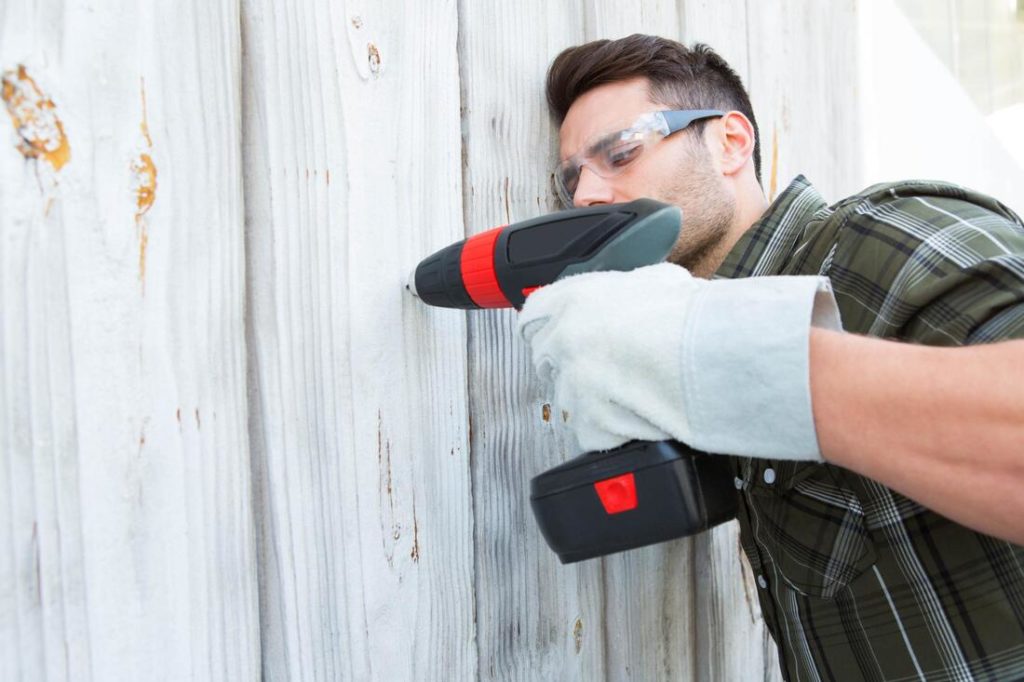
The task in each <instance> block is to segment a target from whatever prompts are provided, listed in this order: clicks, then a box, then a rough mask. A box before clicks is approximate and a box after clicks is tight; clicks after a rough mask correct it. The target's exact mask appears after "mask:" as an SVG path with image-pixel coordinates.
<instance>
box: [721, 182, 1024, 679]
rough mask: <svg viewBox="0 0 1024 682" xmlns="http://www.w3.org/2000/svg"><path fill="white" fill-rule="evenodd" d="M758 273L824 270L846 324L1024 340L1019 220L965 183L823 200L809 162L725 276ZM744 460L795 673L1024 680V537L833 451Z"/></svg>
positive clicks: (935, 335) (785, 657) (901, 186)
mask: <svg viewBox="0 0 1024 682" xmlns="http://www.w3.org/2000/svg"><path fill="white" fill-rule="evenodd" d="M762 275H826V276H828V277H829V278H830V280H831V282H832V287H833V289H834V291H835V295H836V300H837V301H838V303H839V310H840V312H841V314H842V319H843V327H844V329H846V330H847V331H851V332H856V333H860V334H869V335H872V336H881V337H889V338H895V339H901V340H904V341H912V342H917V343H925V344H931V345H941V346H955V345H962V344H973V343H983V342H987V341H995V340H997V339H1010V338H1022V337H1024V226H1022V224H1021V221H1020V219H1019V218H1018V217H1017V216H1016V215H1014V214H1013V212H1011V211H1010V210H1009V209H1007V208H1006V207H1005V206H1003V205H1002V204H1000V203H999V202H997V201H995V200H993V199H991V198H989V197H985V196H982V195H980V194H976V193H973V192H971V191H968V190H966V189H964V188H962V187H957V186H954V185H948V184H940V183H932V182H904V183H898V184H885V185H875V186H874V187H870V188H868V189H867V190H865V191H864V192H862V193H860V194H857V195H855V196H853V197H850V198H848V199H845V200H843V201H841V202H839V203H837V204H835V205H833V206H827V205H826V203H825V201H824V200H822V198H821V196H820V195H819V194H818V193H817V191H815V189H814V188H813V187H812V186H811V185H810V184H809V183H808V182H807V181H806V180H805V179H804V178H803V177H798V178H797V179H796V180H794V181H793V183H792V184H791V185H790V186H789V187H788V188H787V189H786V190H785V191H784V192H783V193H782V194H781V195H780V196H779V197H778V199H776V201H775V202H774V203H773V204H772V206H771V207H770V208H769V209H768V211H767V212H766V213H765V214H764V216H762V218H761V220H760V221H758V222H757V223H755V224H754V225H753V226H752V227H751V229H750V230H749V231H748V232H747V233H746V234H745V235H744V236H743V238H742V239H741V240H740V241H739V242H738V243H737V244H736V246H735V247H734V248H733V249H732V250H731V251H730V253H729V255H728V257H727V258H726V260H725V262H724V263H723V265H722V267H721V268H719V270H718V273H717V275H716V276H717V277H757V276H762ZM1022 450H1024V448H1022ZM893 456H899V453H893ZM732 463H733V466H734V473H735V475H736V486H737V488H738V489H740V490H741V491H742V494H741V495H740V498H741V503H740V510H739V514H738V516H739V522H740V533H741V540H742V545H743V550H744V553H745V554H746V555H747V557H748V558H749V560H750V564H751V567H752V568H753V571H754V574H755V575H756V576H757V584H758V586H759V590H758V592H759V598H760V602H761V608H762V612H763V614H764V618H765V621H766V623H767V626H768V629H769V630H770V631H771V633H772V635H773V636H774V638H775V641H776V643H777V644H778V649H779V661H780V664H781V666H782V672H783V675H784V676H785V677H786V679H789V680H861V679H863V680H929V682H933V681H937V680H1016V679H1024V547H1020V546H1017V545H1013V544H1011V543H1008V542H1005V541H1001V540H997V539H995V538H992V537H989V536H986V535H982V534H980V533H976V532H974V531H971V530H968V529H967V528H965V527H963V526H961V525H958V524H956V523H954V522H952V521H950V520H948V519H946V518H944V517H942V516H939V515H938V514H936V513H934V512H932V511H930V510H928V509H926V508H924V507H922V506H921V505H919V504H917V503H916V502H914V501H912V500H910V499H908V498H906V497H903V496H902V495H900V494H899V493H896V492H895V491H893V490H890V489H889V488H886V487H885V486H883V485H880V484H879V483H876V482H875V481H872V480H870V479H867V478H864V477H862V476H858V475H856V474H854V473H853V472H850V471H847V470H845V469H842V468H840V467H837V466H832V465H830V464H817V463H808V462H783V461H773V460H763V459H749V458H732ZM1021 494H1024V492H1022V493H1021ZM1022 523H1024V520H1022Z"/></svg>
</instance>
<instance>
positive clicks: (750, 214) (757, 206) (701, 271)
mask: <svg viewBox="0 0 1024 682" xmlns="http://www.w3.org/2000/svg"><path fill="white" fill-rule="evenodd" d="M769 206H770V204H769V203H768V199H767V198H765V196H764V191H762V190H761V187H760V185H759V186H758V187H757V191H756V192H754V191H751V192H750V193H749V196H747V197H744V198H741V200H740V201H737V207H736V216H735V218H734V219H733V221H732V225H731V226H730V227H729V231H728V232H727V233H726V235H725V237H724V238H723V239H722V240H721V241H719V242H718V243H717V244H715V246H714V247H713V248H712V249H711V250H710V251H709V252H708V254H707V257H706V258H704V259H702V260H701V262H700V264H698V265H695V266H694V267H693V268H692V269H691V274H692V275H693V276H694V277H702V278H704V279H710V278H711V276H712V275H714V274H715V272H716V271H717V270H718V268H719V267H720V266H721V265H722V263H724V262H725V257H726V256H728V255H729V252H730V251H732V248H733V247H734V246H736V243H737V242H738V241H739V240H740V239H742V237H743V235H745V234H746V233H747V231H748V230H749V229H750V228H751V227H753V226H754V223H756V222H757V221H758V220H760V219H761V216H763V215H764V214H765V211H767V210H768V207H769Z"/></svg>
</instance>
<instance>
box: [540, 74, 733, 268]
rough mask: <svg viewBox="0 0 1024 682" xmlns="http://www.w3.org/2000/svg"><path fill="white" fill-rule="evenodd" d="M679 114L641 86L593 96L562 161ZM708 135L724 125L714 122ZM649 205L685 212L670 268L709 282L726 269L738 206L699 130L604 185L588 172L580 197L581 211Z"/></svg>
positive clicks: (562, 134)
mask: <svg viewBox="0 0 1024 682" xmlns="http://www.w3.org/2000/svg"><path fill="white" fill-rule="evenodd" d="M671 108H672V107H668V106H664V105H660V104H656V103H654V102H652V101H651V99H650V96H649V94H648V83H647V80H646V79H644V78H637V79H633V80H628V81H620V82H617V83H609V84H606V85H602V86H599V87H597V88H594V89H593V90H589V91H587V92H586V93H584V94H583V95H581V96H580V97H579V98H577V99H576V101H575V102H573V104H572V106H571V107H570V108H569V111H568V113H567V114H566V116H565V120H564V121H563V122H562V127H561V129H560V131H559V141H560V144H559V159H560V160H561V159H566V158H568V157H569V156H571V155H573V154H577V153H579V152H581V151H583V150H585V149H586V148H587V147H588V145H589V144H591V143H592V142H593V141H594V140H596V139H599V138H600V137H602V136H604V135H608V134H610V133H614V132H617V131H619V130H623V129H625V128H629V127H630V125H632V124H633V122H634V121H636V119H637V118H638V117H640V116H641V115H643V114H646V113H648V112H651V111H661V110H667V109H671ZM707 125H708V126H709V127H710V126H713V125H717V120H711V121H709V122H708V124H707ZM640 197H650V198H652V199H657V200H659V201H663V202H665V203H669V204H675V205H676V206H679V207H680V208H681V209H682V211H683V226H682V229H681V230H680V235H679V240H678V241H677V242H676V245H675V246H674V247H673V249H672V253H671V254H670V255H669V260H671V261H673V262H675V263H678V264H680V265H683V266H684V267H686V268H688V269H690V270H691V271H693V272H694V273H695V274H698V275H703V276H708V275H710V274H711V273H712V272H713V271H714V269H715V268H716V267H717V265H718V262H719V261H720V258H719V256H720V255H721V254H718V253H717V251H719V250H720V249H716V247H719V246H720V243H721V242H722V240H723V239H724V238H725V236H726V235H727V234H728V232H729V228H730V225H731V223H732V220H733V217H734V215H735V212H736V199H735V197H734V196H733V194H732V192H731V190H730V188H729V186H728V185H727V183H726V182H725V181H724V178H723V176H722V174H721V172H719V170H718V169H717V167H716V160H715V155H714V154H713V153H712V152H711V151H709V149H708V146H707V145H706V144H705V142H704V139H703V138H701V137H700V136H698V134H697V133H696V132H695V131H694V130H693V129H686V130H682V131H679V132H677V133H674V134H673V135H670V136H669V137H667V138H665V139H664V140H662V141H661V142H658V143H657V144H655V145H653V146H652V147H650V148H647V149H645V151H644V152H643V154H641V155H640V156H639V157H637V158H636V159H635V160H634V161H632V162H631V163H630V164H629V165H628V166H626V167H624V169H623V170H622V172H621V173H619V174H618V175H615V176H613V177H608V178H603V177H601V176H599V175H598V174H597V173H595V172H594V171H593V170H592V169H591V168H589V167H587V166H586V165H585V166H584V167H583V168H582V169H581V171H580V178H579V184H578V185H577V187H576V193H575V195H574V196H573V203H574V205H575V206H577V207H583V206H595V205H599V204H610V203H619V202H624V201H631V200H633V199H637V198H640Z"/></svg>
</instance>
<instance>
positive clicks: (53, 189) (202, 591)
mask: <svg viewBox="0 0 1024 682" xmlns="http://www.w3.org/2000/svg"><path fill="white" fill-rule="evenodd" d="M0 31H2V34H0V70H2V71H3V72H4V78H5V80H6V82H7V86H6V87H5V90H4V99H5V104H6V106H7V107H8V108H9V113H14V114H15V116H14V118H16V119H19V120H20V122H21V125H20V126H18V125H12V123H13V122H14V121H13V120H12V118H11V117H10V116H8V115H7V114H4V115H3V116H2V118H3V125H2V129H0V272H2V280H0V282H2V283H0V306H2V308H0V309H2V318H0V320H2V321H0V385H2V390H0V448H2V450H0V497H2V498H3V500H4V502H3V504H0V510H2V511H0V678H3V679H5V680H18V679H22V680H41V679H51V680H61V679H76V680H81V679H95V680H121V679H123V680H138V679H151V680H181V679H246V678H253V677H254V676H255V675H256V674H258V670H259V655H260V654H259V631H258V624H259V622H258V615H257V595H256V581H255V542H254V533H253V525H252V509H251V504H250V479H249V457H248V443H247V440H248V439H247V435H246V420H247V411H246V398H245V343H244V335H243V329H244V327H243V313H244V308H243V304H244V298H243V296H244V289H243V284H244V281H243V269H242V268H243V255H244V251H243V224H242V217H243V216H242V193H241V190H242V177H241V167H240V158H239V151H240V139H241V138H240V125H239V124H240V106H241V102H240V97H239V60H238V55H239V49H238V48H239V41H238V6H237V4H236V3H234V2H181V3H173V4H170V3H164V4H162V5H158V6H149V5H139V4H137V3H132V2H107V3H104V4H98V5H97V4H93V3H86V2H79V1H72V0H69V1H68V2H58V1H56V0H54V1H50V2H44V3H34V4H32V3H6V4H3V5H0ZM19 64H20V65H22V66H23V67H24V68H23V69H19V68H18V65H19ZM29 79H31V81H29ZM49 103H52V107H51V104H49ZM10 109H13V112H12V111H10ZM33 121H34V123H33ZM40 121H43V123H42V125H39V123H40ZM58 122H59V125H58ZM61 130H62V131H63V136H64V137H65V138H66V148H65V149H64V151H63V152H58V151H57V150H58V149H60V148H61V147H62V146H64V145H63V143H62V142H61V141H60V137H61ZM44 150H45V151H44ZM147 159H148V161H147ZM150 161H151V162H152V165H150ZM153 168H155V169H156V174H155V176H154V175H153V172H152V169H153ZM153 192H155V194H153Z"/></svg>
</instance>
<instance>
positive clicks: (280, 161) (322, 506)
mask: <svg viewBox="0 0 1024 682" xmlns="http://www.w3.org/2000/svg"><path fill="white" fill-rule="evenodd" d="M876 11H880V12H882V11H885V10H884V9H883V10H878V9H877V8H876V7H875V6H874V5H872V4H871V3H870V2H869V3H853V2H852V1H846V2H842V3H828V4H825V3H818V2H813V0H779V1H777V2H772V3H752V2H749V1H747V2H744V1H743V0H728V1H721V2H720V1H717V0H716V1H712V0H685V1H682V0H680V1H679V2H672V1H669V0H664V1H658V2H651V1H649V0H629V1H627V2H612V1H611V0H565V1H564V2H556V3H545V2H541V0H529V1H528V2H522V3H499V2H493V3H492V2H488V3H477V2H462V3H457V2H454V1H452V0H448V1H446V2H443V1H440V0H438V1H432V2H423V3H403V2H399V1H398V0H388V1H387V2H383V3H381V2H374V3H370V2H345V3H338V2H327V0H313V1H311V2H308V3H298V4H294V3H279V2H273V1H272V0H242V1H241V3H240V4H239V3H238V2H228V1H220V2H213V3H193V4H188V3H185V4H181V3H163V4H158V5H157V6H151V5H145V4H144V5H143V6H140V7H137V6H136V5H134V4H132V3H128V2H126V1H125V0H121V1H120V2H114V1H113V0H112V1H111V2H107V3H100V4H95V3H94V4H89V3H86V2H84V0H67V1H66V2H58V1H57V0H50V1H48V2H45V3H42V4H41V5H38V6H35V5H33V6H28V4H27V3H7V4H4V5H0V19H2V20H3V21H2V24H0V71H3V72H4V73H5V77H6V78H7V80H8V81H9V82H10V83H11V84H12V85H11V88H12V89H11V91H10V93H7V94H5V99H12V100H13V99H17V98H15V95H18V97H20V99H18V103H17V104H16V105H12V108H13V113H14V115H15V118H18V117H19V116H20V117H21V119H22V123H24V122H25V120H27V119H26V117H27V116H28V117H30V114H31V111H33V110H32V109H31V106H30V105H31V104H32V103H33V102H36V103H38V101H40V98H41V96H40V97H35V95H33V93H35V92H37V91H38V92H39V93H43V95H45V96H48V97H49V98H51V99H52V101H53V103H54V108H53V109H45V107H44V108H43V109H40V108H39V107H37V108H36V110H35V111H36V114H37V115H36V118H35V119H34V120H33V121H32V122H31V125H22V126H21V129H19V130H16V128H15V126H10V125H7V120H8V118H9V117H8V118H3V120H2V121H0V131H2V132H0V306H2V307H0V311H2V316H0V379H2V386H0V448H2V450H0V495H2V496H4V497H5V498H6V504H2V505H0V548H2V549H0V678H2V679H5V680H6V679H27V680H28V679H31V680H35V679H66V678H74V679H101V680H108V679H143V678H144V679H169V680H171V679H173V680H177V679H231V680H236V679H238V680H242V679H256V678H259V677H261V676H262V677H264V678H266V679H269V680H292V679H294V680H320V679H323V680H332V679H346V680H349V679H351V680H369V679H374V680H389V681H390V680H412V679H416V680H419V679H444V680H448V679H459V680H463V679H486V680H548V679H551V680H556V679H557V680H601V679H604V680H630V679H632V680H676V679H680V680H740V679H742V680H746V679H778V672H777V669H776V665H777V664H776V654H775V649H774V645H773V643H772V642H771V640H770V638H769V637H768V636H767V633H766V632H765V629H764V626H763V622H762V620H761V616H760V609H759V607H758V604H757V594H756V593H757V590H756V587H755V586H754V582H753V577H752V576H751V575H750V572H749V570H748V569H747V567H746V564H745V561H743V560H742V559H741V553H740V550H739V547H738V542H737V529H736V525H735V524H728V525H726V526H723V527H720V528H718V529H716V530H715V531H713V532H712V533H709V534H705V535H703V536H700V537H697V538H694V539H691V540H680V541H676V542H671V543H665V544H663V545H660V546H656V547H649V548H644V549H641V550H637V551H634V552H629V553H625V554H620V555H616V556H612V557H608V558H606V559H603V560H596V561H589V562H584V563H582V564H575V565H571V566H562V565H561V564H559V563H558V561H557V559H556V558H555V556H554V555H553V554H552V553H551V552H550V551H549V550H548V549H547V547H546V545H545V544H544V542H543V540H542V539H541V537H540V535H539V533H538V531H537V529H536V527H535V525H534V522H533V518H532V515H531V513H530V511H529V506H528V483H529V479H530V478H531V477H532V476H534V475H536V474H537V473H539V472H540V471H542V470H544V469H546V468H548V467H550V466H553V465H555V464H557V463H559V462H561V461H563V460H564V459H566V458H567V457H569V456H572V455H574V454H576V453H575V451H574V446H573V444H572V440H571V438H570V437H569V434H568V432H567V430H566V428H565V426H564V424H563V420H562V417H561V415H560V413H559V410H558V408H557V406H556V407H555V408H553V409H549V410H546V409H545V405H546V404H547V397H546V395H545V390H546V389H545V387H543V386H539V385H538V384H537V383H536V382H535V381H534V379H533V377H532V373H531V371H530V369H529V363H528V358H527V357H526V354H525V348H524V347H523V346H522V344H521V342H520V341H519V340H518V338H517V336H516V334H515V324H514V322H515V320H514V315H513V314H512V313H510V312H493V311H492V312H481V313H472V314H469V315H466V314H464V313H460V312H455V311H445V310H435V309H428V308H426V307H424V306H422V305H421V304H419V303H418V302H416V301H415V300H413V299H412V298H411V297H410V296H408V295H407V294H406V293H405V291H404V289H403V284H404V282H405V278H406V276H407V274H408V272H409V270H410V269H411V268H412V267H413V266H414V265H415V263H416V262H417V261H418V260H419V259H420V258H422V257H423V256H425V255H427V254H429V253H431V252H432V251H434V250H436V249H438V248H440V247H443V246H446V245H447V244H449V243H451V242H453V241H456V240H458V239H461V238H462V237H464V236H466V235H467V234H473V233H476V232H479V231H481V230H484V229H487V228H489V227H492V226H494V225H498V224H503V223H506V222H509V221H514V220H520V219H525V218H528V217H532V216H535V215H537V214H539V213H542V212H545V211H547V210H550V209H553V208H555V204H554V200H553V197H552V196H551V195H550V187H549V184H548V183H549V172H550V168H551V167H552V165H553V162H554V160H555V152H554V150H555V141H554V132H555V131H554V130H553V129H552V127H551V125H550V122H549V121H548V117H547V112H546V109H545V106H544V99H543V75H544V73H545V71H546V68H547V65H548V63H549V62H550V60H551V59H552V58H553V57H554V55H555V54H557V52H558V51H559V50H561V49H562V48H564V47H566V46H569V45H573V44H578V43H581V42H584V41H586V40H589V39H593V38H598V37H619V36H623V35H626V34H629V33H632V32H634V31H642V32H651V33H660V34H662V35H666V36H669V37H676V38H679V37H682V38H683V39H684V40H685V41H686V42H694V41H705V42H708V43H710V44H711V45H712V46H713V47H715V48H716V49H717V50H718V51H719V52H720V53H721V54H723V55H724V56H725V57H726V59H728V60H729V61H730V62H731V63H732V64H733V65H734V67H736V69H737V71H738V72H739V73H740V75H741V76H742V77H743V79H744V81H745V82H746V83H747V85H748V87H749V89H750V92H751V96H752V99H753V101H754V108H755V111H756V113H757V116H758V122H759V124H760V127H761V131H762V138H763V145H762V147H763V164H762V168H763V171H764V175H763V177H764V183H765V186H766V189H767V190H768V191H769V193H771V194H773V195H774V194H777V193H778V192H779V191H781V190H782V189H783V188H784V187H785V184H786V183H787V182H788V181H789V180H790V179H791V178H792V176H793V175H795V174H796V173H801V172H802V173H806V174H807V175H808V177H809V178H810V179H811V180H812V181H813V182H815V183H816V184H817V185H818V186H819V188H820V189H821V190H822V191H823V192H824V193H825V195H826V196H827V197H828V198H832V199H838V198H840V197H841V196H843V195H844V194H846V193H848V192H852V191H855V190H857V189H859V188H860V187H862V186H863V185H865V184H867V182H868V181H874V180H876V179H883V178H878V177H875V178H872V177H868V176H870V174H871V173H877V172H881V171H885V170H887V169H888V170H889V171H891V172H892V173H897V172H898V173H902V172H903V169H904V167H903V166H899V165H897V164H896V163H895V160H894V159H896V157H894V156H883V155H882V154H881V153H880V150H881V151H885V150H895V149H898V148H899V147H898V145H895V144H893V143H892V140H889V139H888V138H886V137H885V136H884V135H885V134H887V133H888V130H883V131H882V132H881V133H879V130H880V128H882V127H884V126H881V124H880V123H878V121H879V120H881V119H880V118H879V117H880V116H882V114H881V113H880V112H879V111H878V110H877V109H874V108H872V107H871V104H870V102H867V103H865V105H864V106H863V107H861V106H860V105H858V97H860V96H861V93H863V92H868V90H865V88H867V87H868V85H870V86H871V87H876V88H880V87H882V86H881V85H879V83H880V82H881V81H880V79H879V68H878V67H877V63H876V62H874V61H871V60H873V59H876V58H877V57H876V56H874V55H875V54H876V53H879V52H880V45H879V43H878V42H870V41H878V40H881V38H879V37H878V36H879V35H881V34H877V35H876V34H872V33H868V32H858V31H857V30H854V27H856V26H857V25H858V23H857V22H858V19H859V20H861V21H863V20H864V19H865V17H868V16H869V13H870V12H876ZM860 25H861V26H862V27H863V26H864V24H863V23H862V24H860ZM886 26H888V23H886ZM857 40H861V41H862V43H861V45H862V46H863V45H865V44H870V45H871V46H872V47H871V48H870V50H869V51H871V54H869V55H867V56H866V57H865V56H864V53H863V50H861V52H860V54H861V58H862V61H861V62H858V58H857V54H858V45H857V43H856V41H857ZM864 41H867V42H864ZM864 59H867V61H863V60H864ZM915 59H916V57H915ZM916 63H917V62H915V64H916ZM18 64H23V65H24V66H25V71H24V74H25V75H26V77H27V78H31V79H33V80H32V82H31V83H30V82H29V81H28V80H26V78H23V77H22V76H21V72H19V71H18V68H17V65H18ZM922 64H923V62H922ZM858 65H860V68H859V66H858ZM872 65H874V66H872ZM915 68H916V67H915ZM920 68H922V69H924V68H925V66H923V65H922V66H921V67H920ZM865 74H872V75H871V80H870V81H869V80H866V78H867V76H866V75H865ZM11 93H13V94H11ZM19 93H20V94H19ZM33 97H35V99H34V100H33ZM950 97H951V98H953V99H955V97H956V96H955V95H950ZM144 98H145V99H144ZM144 102H145V104H144ZM901 102H902V103H901V104H900V106H906V107H910V106H911V105H912V104H913V102H910V101H909V100H907V101H902V100H901ZM25 107H28V108H25ZM865 110H867V113H868V115H865ZM872 117H874V118H872ZM58 120H59V121H60V122H61V125H62V126H63V131H64V133H65V134H66V137H67V141H68V149H69V150H70V151H69V154H70V156H69V157H68V158H67V159H66V160H65V159H64V150H63V147H62V145H61V143H60V129H59V128H58V127H57V125H56V121H58ZM958 120H959V119H958ZM865 121H868V127H867V128H865V127H864V125H865ZM872 121H874V123H872ZM963 121H964V123H963V124H962V125H965V126H969V125H972V123H971V119H970V117H967V118H964V119H963ZM143 122H145V123H146V125H145V127H144V126H143ZM958 125H959V123H958ZM36 139H38V140H43V143H42V146H41V147H40V146H37V147H36V148H33V147H32V145H31V144H28V143H29V142H30V141H32V140H36ZM46 140H50V142H46ZM864 149H868V150H869V151H868V153H867V155H865V152H864ZM914 149H915V150H916V151H915V152H914V153H915V154H917V153H921V154H925V155H926V154H927V153H928V152H929V148H928V146H927V145H923V144H922V145H920V148H918V147H914ZM968 151H969V150H967V149H966V148H965V149H964V150H962V152H963V154H965V155H966V154H967V153H968ZM924 158H928V157H927V156H925V157H924ZM963 158H964V159H965V161H964V164H963V165H964V166H965V167H966V166H967V165H968V164H970V163H972V162H971V161H970V159H972V158H973V159H975V161H974V162H973V163H974V166H973V168H974V170H972V171H971V172H977V168H978V167H979V165H978V164H979V163H980V165H981V166H983V165H984V163H982V162H980V161H979V160H978V159H979V158H981V159H988V158H992V157H989V156H985V155H984V154H983V155H981V157H979V156H978V155H973V156H964V157H963ZM896 160H900V161H906V157H904V156H900V157H899V159H896ZM62 161H64V162H63V164H62ZM58 166H59V168H58ZM913 168H914V167H913V166H908V167H906V172H908V173H910V174H915V172H914V170H913ZM985 172H987V171H985ZM954 179H955V178H954ZM993 191H995V190H993ZM243 197H244V205H243ZM243 222H244V227H245V230H244V234H243ZM243 259H244V260H243ZM243 320H244V323H243ZM257 585H258V590H257Z"/></svg>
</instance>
